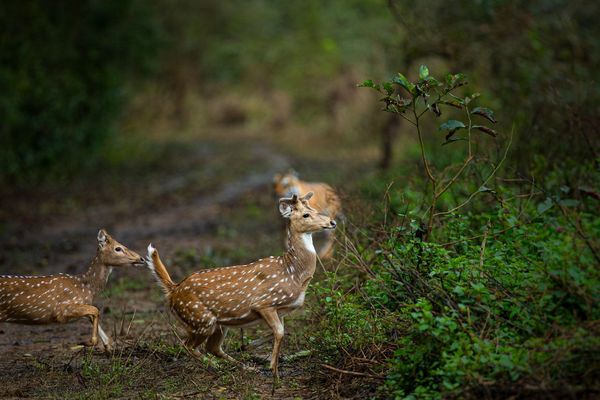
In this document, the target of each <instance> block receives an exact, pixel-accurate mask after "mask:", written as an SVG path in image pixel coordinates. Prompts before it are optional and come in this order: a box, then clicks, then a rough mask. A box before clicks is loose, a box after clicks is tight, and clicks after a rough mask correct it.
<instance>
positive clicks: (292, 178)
mask: <svg viewBox="0 0 600 400" xmlns="http://www.w3.org/2000/svg"><path fill="white" fill-rule="evenodd" d="M273 190H274V191H275V195H276V196H278V197H289V196H291V195H292V194H299V193H308V192H313V193H314V196H313V197H312V198H311V199H310V205H311V206H312V207H313V208H314V209H315V210H317V211H318V212H319V213H321V214H324V215H327V216H329V217H330V218H331V219H337V218H338V217H339V216H341V214H342V202H341V200H340V198H339V196H338V195H337V193H336V192H335V190H334V189H333V188H332V187H331V186H329V185H328V184H326V183H322V182H304V181H302V180H300V179H299V178H298V175H297V174H296V173H295V172H293V171H289V172H287V173H285V174H276V175H275V176H274V177H273ZM324 235H325V243H324V244H323V245H322V246H321V247H320V248H319V251H318V254H319V258H321V259H322V260H325V259H328V258H330V257H331V256H332V255H333V243H334V241H335V236H334V233H333V232H332V231H325V232H324Z"/></svg>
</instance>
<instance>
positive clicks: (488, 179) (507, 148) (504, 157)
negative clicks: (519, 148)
mask: <svg viewBox="0 0 600 400" xmlns="http://www.w3.org/2000/svg"><path fill="white" fill-rule="evenodd" d="M513 132H514V128H513V130H512V132H511V134H510V140H509V142H508V145H507V146H506V150H505V151H504V156H503V157H502V159H501V160H500V162H499V163H498V165H496V167H495V168H494V170H493V171H492V172H491V173H490V175H489V176H488V177H487V178H486V179H485V181H483V183H482V184H481V185H479V187H481V186H485V184H486V183H488V182H489V181H490V179H492V177H493V176H494V175H496V172H498V170H499V169H500V167H501V166H502V164H503V163H504V161H505V160H506V157H507V156H508V150H509V149H510V146H511V144H512V140H513ZM477 193H479V189H478V190H477V191H475V192H473V193H471V195H470V196H469V198H468V199H467V200H465V201H464V202H462V203H461V204H459V205H458V206H456V207H454V208H452V209H450V210H448V211H442V212H439V213H435V214H434V215H435V216H436V217H437V216H440V215H448V214H452V213H453V212H455V211H456V210H458V209H460V208H463V207H464V206H466V205H467V204H468V203H470V202H471V200H472V199H473V197H475V196H476V195H477Z"/></svg>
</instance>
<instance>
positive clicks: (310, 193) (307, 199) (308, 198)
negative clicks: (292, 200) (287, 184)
mask: <svg viewBox="0 0 600 400" xmlns="http://www.w3.org/2000/svg"><path fill="white" fill-rule="evenodd" d="M313 194H314V193H313V192H308V193H306V194H305V195H304V196H302V197H301V198H300V200H302V201H309V200H310V198H311V197H313Z"/></svg>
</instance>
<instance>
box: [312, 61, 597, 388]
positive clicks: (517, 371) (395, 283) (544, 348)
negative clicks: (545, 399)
mask: <svg viewBox="0 0 600 400" xmlns="http://www.w3.org/2000/svg"><path fill="white" fill-rule="evenodd" d="M421 71H423V68H422V69H421ZM455 76H456V75H455ZM425 77H426V76H424V75H423V73H422V74H421V76H420V78H419V82H418V83H417V84H423V83H424V78H425ZM396 83H397V84H398V85H400V86H401V87H402V88H403V89H404V90H406V91H408V92H409V93H411V94H412V95H413V97H412V98H411V99H409V100H408V101H407V100H406V99H404V98H402V96H401V95H398V94H396V93H395V89H394V87H393V86H392V83H384V84H382V85H378V84H375V83H373V82H371V81H367V82H365V83H364V84H363V85H364V86H368V87H372V88H374V89H376V90H379V91H381V92H382V93H383V95H384V97H383V101H384V103H385V104H386V109H387V110H388V111H392V112H400V113H402V112H412V114H413V115H414V116H415V117H416V118H417V120H418V117H419V115H423V114H424V113H425V111H422V114H419V112H418V111H415V109H414V108H413V109H412V110H411V109H410V107H412V105H413V104H414V103H415V102H416V101H415V99H416V98H417V97H420V98H421V99H420V100H419V101H421V102H422V104H423V105H424V106H425V107H427V109H428V110H432V111H433V104H435V103H437V100H436V101H428V97H429V96H423V91H420V92H417V91H416V87H417V84H413V83H410V82H409V81H408V80H407V79H406V78H404V77H403V76H402V75H398V78H397V82H396ZM440 86H441V85H439V86H438V85H436V87H440ZM413 90H414V91H415V94H413V93H412V92H413ZM442 93H443V92H442ZM471 96H472V95H471ZM452 97H453V98H454V99H455V100H463V101H464V99H465V97H464V96H463V97H460V96H456V97H455V96H452ZM436 98H437V99H438V100H440V98H439V97H436ZM466 98H471V97H470V96H468V97H466ZM405 106H408V108H405ZM461 106H463V107H464V106H465V104H461ZM390 107H391V110H390ZM434 112H435V111H434ZM482 112H484V113H485V114H486V115H485V116H484V118H487V119H489V120H491V119H493V115H491V114H490V113H489V110H487V111H484V110H482ZM435 114H438V113H437V112H435ZM467 115H470V113H468V114H467ZM490 117H491V119H490ZM413 121H414V120H413ZM452 124H453V126H449V123H448V122H446V123H444V124H442V127H444V126H446V127H449V128H450V129H449V132H448V134H449V135H450V136H449V137H450V138H451V137H452V135H454V132H455V131H454V129H455V128H456V127H459V128H463V127H464V128H466V127H467V125H466V124H463V125H462V126H461V125H460V124H458V123H457V122H456V121H455V122H452ZM415 125H418V123H415ZM468 126H469V127H470V126H471V123H470V120H469V125H468ZM442 129H443V128H442ZM417 131H418V129H417ZM417 133H418V134H419V136H420V135H421V133H420V132H419V131H418V132H417ZM447 139H448V138H447ZM478 146H479V147H480V148H479V150H485V145H483V144H481V143H480V144H479V145H478ZM419 147H420V153H421V154H419V155H418V157H419V158H420V164H419V165H420V169H421V171H419V172H421V173H420V174H418V173H417V171H415V170H414V169H413V170H412V171H409V172H408V173H407V172H406V171H404V173H403V176H404V175H410V176H411V177H412V179H411V180H410V181H408V182H407V183H406V187H402V188H400V189H397V190H396V192H400V194H399V193H394V190H392V189H391V188H390V185H388V184H387V183H386V182H385V181H380V182H379V183H378V182H377V181H369V182H367V183H366V186H367V187H368V190H369V192H371V193H372V192H379V193H382V192H385V193H386V194H387V196H386V197H387V198H389V199H390V204H389V205H386V207H384V209H383V216H382V217H384V221H385V225H384V226H383V228H381V227H371V228H369V230H368V231H367V232H364V231H362V232H360V231H359V233H360V234H358V235H357V239H355V240H354V243H352V241H349V240H346V243H347V244H348V243H351V244H348V246H347V247H346V254H345V257H344V258H343V260H344V262H345V266H347V267H348V270H347V271H352V270H356V269H358V270H360V271H361V273H362V274H361V276H360V277H361V278H362V279H361V280H360V281H358V282H357V283H355V285H353V286H352V287H345V288H344V287H342V285H341V284H340V283H339V281H340V280H339V279H337V280H329V281H326V282H327V284H328V286H326V287H325V288H321V290H322V294H321V296H323V295H325V296H327V297H325V300H326V301H325V302H324V303H322V304H323V306H324V308H325V310H324V314H325V315H326V316H327V318H326V319H325V322H324V324H325V325H326V327H325V331H326V332H328V337H329V339H328V340H329V341H331V342H332V343H330V344H329V346H328V348H329V349H330V352H329V353H328V357H330V358H333V359H334V360H335V362H336V363H337V364H339V365H340V366H342V367H344V366H346V365H348V366H347V367H346V368H348V369H352V367H353V364H352V363H351V359H352V357H351V356H348V354H356V353H361V352H362V353H363V354H364V353H365V352H367V353H369V354H372V351H373V349H374V348H379V349H385V351H382V352H381V353H380V355H379V358H382V359H385V360H386V362H387V365H386V372H385V375H386V381H385V384H384V385H382V386H381V387H380V392H379V395H380V396H382V397H386V398H387V397H393V398H407V399H415V398H419V399H421V398H431V399H437V398H442V397H459V398H482V397H488V398H489V397H498V398H503V397H509V396H515V395H542V396H559V397H560V396H577V395H579V394H582V395H586V394H591V393H595V392H597V391H598V390H599V387H598V384H597V382H599V381H600V376H599V375H598V371H599V370H600V368H599V367H600V351H599V349H600V335H599V334H600V327H599V326H598V320H599V318H600V308H599V307H598V303H599V301H600V269H598V265H600V243H599V241H598V238H600V216H599V215H598V212H597V201H598V200H597V199H596V198H595V197H594V196H584V193H583V192H581V191H578V190H576V189H575V188H572V187H569V186H568V185H566V183H564V182H560V180H559V178H556V177H554V178H552V177H551V178H552V179H549V180H547V183H548V182H559V183H560V185H561V186H560V189H558V190H553V188H552V187H540V186H538V185H537V184H536V183H535V182H534V181H533V180H528V179H524V178H520V179H502V178H499V177H498V176H497V175H496V172H498V171H499V165H500V163H498V162H496V163H491V164H492V165H491V166H489V165H488V166H485V165H484V171H487V172H485V173H482V171H481V170H479V168H480V166H479V165H478V164H477V163H470V162H467V163H465V162H464V161H463V162H461V163H457V164H452V157H449V158H447V160H446V161H445V164H440V163H438V164H437V165H436V166H437V167H438V170H440V171H442V172H441V173H440V174H441V176H442V178H437V177H436V176H435V169H433V168H432V165H434V164H433V163H429V161H428V160H427V159H426V157H425V154H426V153H425V151H426V149H425V145H424V144H423V142H422V141H420V142H419ZM471 154H472V153H471V151H470V150H469V152H468V155H469V157H467V160H469V159H471V157H470V156H471ZM505 154H506V153H505ZM483 159H485V157H483ZM502 160H504V158H502ZM436 161H437V160H436ZM440 165H442V166H441V167H440ZM466 165H469V166H472V167H473V170H472V176H474V177H475V178H476V179H478V180H479V181H480V180H481V177H482V176H488V178H485V180H484V185H488V184H489V185H490V187H487V186H486V187H485V189H484V190H482V186H483V185H480V184H477V185H478V187H479V189H478V188H477V186H476V187H474V186H473V183H472V182H471V180H470V179H467V176H468V175H467V174H466V173H465V174H461V172H462V171H463V169H465V167H462V166H466ZM477 167H479V168H477ZM588 168H589V170H588V171H586V172H585V173H586V174H587V175H588V176H593V172H594V168H595V166H594V165H593V164H588ZM448 170H450V171H458V173H457V172H453V173H452V174H449V176H448V175H447V177H445V178H444V177H443V174H444V172H445V171H448ZM432 171H433V172H432ZM490 171H491V172H490ZM432 177H433V179H432ZM455 177H456V178H455ZM436 179H438V180H440V181H445V183H444V184H443V185H441V186H442V187H445V186H448V188H449V189H450V188H452V190H448V192H449V193H452V196H449V197H448V198H444V197H443V196H437V193H439V192H437V191H436V185H435V182H436ZM424 182H425V183H427V185H431V184H432V182H433V185H432V186H433V187H432V190H431V191H430V193H423V190H422V189H419V188H423V187H424V186H427V185H424ZM378 185H379V189H378V190H377V186H378ZM431 193H433V195H432V194H431ZM474 194H480V196H478V197H475V195H474ZM437 198H439V199H441V201H439V202H437V203H436V201H435V200H437ZM423 199H425V204H427V206H426V207H422V206H421V204H422V203H423V202H424V200H423ZM428 199H433V200H432V201H429V202H427V201H428ZM457 204H458V205H460V206H459V207H457ZM435 208H437V209H438V210H439V212H438V213H437V214H434V216H436V215H437V216H438V218H436V219H434V220H433V221H432V219H431V215H432V213H433V210H434V209H435ZM424 217H425V218H424ZM424 219H427V220H428V224H427V225H425V224H423V222H422V221H423V220H424ZM424 226H425V227H427V228H429V229H428V230H429V231H431V229H432V228H433V227H435V235H433V236H432V235H430V236H427V235H424V232H425V230H424ZM347 239H348V238H347ZM342 267H343V266H342ZM338 271H346V269H345V268H338ZM345 273H346V274H350V272H345ZM328 290H329V293H330V294H327V293H328ZM342 293H343V295H342ZM339 296H342V298H343V299H344V300H343V301H334V299H336V298H337V297H339ZM327 299H330V300H331V301H327ZM346 299H348V300H349V302H347V301H346ZM339 316H343V318H339ZM377 321H385V323H384V324H382V326H385V327H386V328H385V329H383V330H378V329H377V327H378V326H379V325H378V323H377ZM390 321H391V322H390ZM369 331H370V332H371V336H372V337H376V338H377V340H379V341H380V342H379V347H378V346H377V345H374V344H373V343H372V342H368V341H367V342H365V341H361V340H360V338H362V337H364V335H365V334H367V335H368V333H367V332H369ZM339 332H341V333H342V334H340V333H339ZM354 332H360V333H359V334H357V335H355V334H354ZM382 335H383V336H385V338H383V339H382ZM390 348H391V350H392V351H390ZM350 349H351V350H350ZM371 371H372V370H371ZM380 371H381V370H380ZM367 376H368V374H367Z"/></svg>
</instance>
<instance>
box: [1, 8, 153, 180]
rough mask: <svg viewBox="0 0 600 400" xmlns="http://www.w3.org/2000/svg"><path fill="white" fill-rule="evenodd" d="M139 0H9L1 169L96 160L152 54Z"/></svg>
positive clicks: (20, 172)
mask: <svg viewBox="0 0 600 400" xmlns="http://www.w3.org/2000/svg"><path fill="white" fill-rule="evenodd" d="M153 18H154V17H153V10H152V8H151V7H150V5H149V4H147V3H146V2H142V1H138V0H124V1H122V0H108V1H98V0H86V1H68V0H60V1H52V2H47V1H41V0H25V1H8V2H5V3H4V4H3V5H2V9H1V10H0V25H1V26H2V32H1V33H0V88H1V90H2V96H0V119H1V120H2V124H1V126H2V128H1V130H2V132H1V134H0V171H2V175H4V176H8V177H11V178H13V179H14V178H16V177H19V178H20V180H24V179H26V178H28V177H32V176H37V175H40V174H42V175H43V174H46V173H47V172H48V169H51V170H52V171H58V172H60V173H64V172H72V171H74V170H77V169H79V168H80V167H81V166H82V165H85V164H87V163H89V162H91V161H93V160H94V157H95V156H96V152H95V151H96V150H97V149H98V147H99V146H100V145H102V143H103V142H104V141H105V140H106V139H107V137H109V135H110V134H111V131H112V129H113V127H114V123H115V121H116V118H117V117H118V116H119V111H120V110H121V106H122V104H123V101H124V99H125V97H126V94H127V89H128V87H127V85H126V79H129V78H131V77H133V76H138V75H139V74H141V73H143V72H145V71H147V70H148V69H149V67H150V61H151V60H152V58H153V54H154V53H155V50H154V48H155V46H156V44H157V34H156V33H157V31H156V28H155V26H156V25H155V22H154V19H153Z"/></svg>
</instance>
